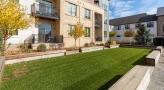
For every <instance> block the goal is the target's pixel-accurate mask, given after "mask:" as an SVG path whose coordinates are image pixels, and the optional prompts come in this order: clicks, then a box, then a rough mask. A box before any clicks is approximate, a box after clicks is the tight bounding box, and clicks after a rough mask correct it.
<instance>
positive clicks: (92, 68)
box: [1, 48, 151, 90]
mask: <svg viewBox="0 0 164 90" xmlns="http://www.w3.org/2000/svg"><path fill="white" fill-rule="evenodd" d="M150 51H151V50H150V49H138V48H116V49H107V50H101V51H94V52H88V53H80V54H74V55H68V56H65V57H56V58H48V59H42V60H38V61H31V62H24V63H19V64H13V65H6V66H5V68H4V75H3V83H2V86H1V89H2V90H63V89H64V90H97V89H99V90H106V89H108V88H109V87H110V86H111V85H113V84H114V83H115V82H116V81H117V80H118V79H119V78H121V77H122V75H124V74H125V73H126V72H128V71H129V70H130V69H131V68H132V67H134V66H135V65H145V56H146V55H147V54H148V53H149V52H150Z"/></svg>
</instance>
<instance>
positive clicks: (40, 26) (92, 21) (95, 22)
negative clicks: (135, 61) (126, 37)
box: [7, 0, 105, 47]
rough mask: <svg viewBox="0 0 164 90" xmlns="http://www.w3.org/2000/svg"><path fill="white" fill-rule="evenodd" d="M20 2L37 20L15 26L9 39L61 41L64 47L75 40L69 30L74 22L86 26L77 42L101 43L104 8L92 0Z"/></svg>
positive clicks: (102, 38)
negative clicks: (23, 26)
mask: <svg viewBox="0 0 164 90" xmlns="http://www.w3.org/2000/svg"><path fill="white" fill-rule="evenodd" d="M19 3H20V4H21V5H23V6H25V7H27V12H26V14H28V16H29V17H35V19H36V20H37V23H35V24H34V25H33V26H32V27H30V28H28V29H27V30H18V32H16V33H15V35H14V36H12V37H11V38H10V39H9V40H8V41H7V42H8V43H11V44H20V43H24V42H25V43H33V44H38V43H64V44H65V47H72V46H74V45H75V44H74V38H73V37H72V36H71V35H70V30H71V29H73V28H74V27H75V24H76V23H77V22H81V23H82V24H83V26H84V29H85V30H86V35H84V36H83V37H81V38H80V46H83V45H84V44H85V43H90V42H95V43H104V26H105V25H104V22H103V21H104V19H105V18H104V16H105V15H104V8H102V7H100V6H98V5H95V4H94V3H93V0H91V1H90V0H29V1H26V0H19ZM77 42H79V41H78V40H77ZM77 45H79V44H77Z"/></svg>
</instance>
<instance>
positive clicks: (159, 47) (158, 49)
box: [155, 46, 163, 53]
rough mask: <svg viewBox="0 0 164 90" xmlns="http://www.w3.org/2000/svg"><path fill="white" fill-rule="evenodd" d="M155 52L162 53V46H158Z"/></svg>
mask: <svg viewBox="0 0 164 90" xmlns="http://www.w3.org/2000/svg"><path fill="white" fill-rule="evenodd" d="M155 50H157V51H160V52H161V53H162V51H163V46H158V47H157V48H156V49H155Z"/></svg>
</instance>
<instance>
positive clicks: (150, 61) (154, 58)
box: [146, 50, 160, 66]
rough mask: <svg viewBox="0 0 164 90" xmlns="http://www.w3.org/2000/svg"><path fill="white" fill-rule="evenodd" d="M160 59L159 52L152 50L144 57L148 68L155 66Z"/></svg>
mask: <svg viewBox="0 0 164 90" xmlns="http://www.w3.org/2000/svg"><path fill="white" fill-rule="evenodd" d="M159 58H160V51H157V50H153V51H152V52H151V53H150V54H149V55H148V56H146V63H147V65H149V66H155V65H156V64H157V63H158V60H159Z"/></svg>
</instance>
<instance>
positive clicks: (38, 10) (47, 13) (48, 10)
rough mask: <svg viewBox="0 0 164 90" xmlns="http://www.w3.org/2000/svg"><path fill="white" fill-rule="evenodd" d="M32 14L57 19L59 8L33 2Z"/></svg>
mask: <svg viewBox="0 0 164 90" xmlns="http://www.w3.org/2000/svg"><path fill="white" fill-rule="evenodd" d="M32 15H34V16H37V17H40V18H49V19H59V10H57V9H55V8H54V6H52V5H46V4H43V3H34V4H33V5H32Z"/></svg>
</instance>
